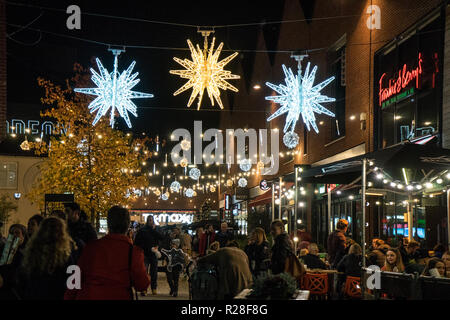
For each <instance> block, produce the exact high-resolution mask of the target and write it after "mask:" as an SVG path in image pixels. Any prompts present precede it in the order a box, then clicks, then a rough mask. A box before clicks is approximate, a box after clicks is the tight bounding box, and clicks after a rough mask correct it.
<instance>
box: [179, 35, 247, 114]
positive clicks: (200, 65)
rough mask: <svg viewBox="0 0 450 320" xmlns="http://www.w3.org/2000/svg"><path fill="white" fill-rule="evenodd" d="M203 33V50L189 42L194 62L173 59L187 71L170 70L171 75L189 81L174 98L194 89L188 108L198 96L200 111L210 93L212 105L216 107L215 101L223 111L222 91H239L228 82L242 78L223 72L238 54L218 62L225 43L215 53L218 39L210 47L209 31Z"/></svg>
mask: <svg viewBox="0 0 450 320" xmlns="http://www.w3.org/2000/svg"><path fill="white" fill-rule="evenodd" d="M201 32H202V33H203V36H204V37H205V39H204V44H203V50H201V49H200V46H199V45H198V44H197V46H196V47H194V45H193V44H192V42H191V41H190V40H187V43H188V46H189V49H190V50H191V57H192V61H191V60H189V59H184V60H181V59H179V58H177V57H174V58H173V59H174V60H175V61H176V62H178V63H179V64H180V65H182V66H183V67H184V68H185V70H170V73H171V74H176V75H179V76H180V77H181V78H184V79H188V82H186V83H185V84H184V85H183V86H182V87H181V88H180V89H178V90H177V91H175V93H174V94H173V95H174V96H176V95H178V94H180V93H181V92H184V91H186V90H188V89H190V88H192V94H191V96H190V98H189V101H188V104H187V106H188V107H190V106H191V105H192V102H193V101H194V100H195V98H196V97H197V96H198V103H197V110H199V109H200V105H201V103H202V98H203V94H204V92H205V89H206V91H207V92H208V97H209V99H210V100H211V104H212V105H213V106H214V99H215V100H216V101H217V103H218V104H219V107H220V109H223V104H222V100H221V99H220V91H219V89H222V90H227V89H230V90H231V91H234V92H238V89H237V88H236V87H234V86H232V85H231V84H230V83H228V82H227V81H226V80H232V79H240V76H238V75H235V74H231V71H227V70H223V68H224V67H225V65H226V64H227V63H229V62H230V61H231V60H233V58H234V57H236V56H237V54H238V53H237V52H235V53H233V54H232V55H230V56H228V57H226V58H225V59H223V60H221V61H218V59H219V55H220V52H221V51H222V47H223V43H220V44H219V46H218V47H217V49H216V51H214V42H215V39H216V38H213V39H212V42H211V46H210V47H208V34H209V33H210V32H208V31H206V32H205V31H201Z"/></svg>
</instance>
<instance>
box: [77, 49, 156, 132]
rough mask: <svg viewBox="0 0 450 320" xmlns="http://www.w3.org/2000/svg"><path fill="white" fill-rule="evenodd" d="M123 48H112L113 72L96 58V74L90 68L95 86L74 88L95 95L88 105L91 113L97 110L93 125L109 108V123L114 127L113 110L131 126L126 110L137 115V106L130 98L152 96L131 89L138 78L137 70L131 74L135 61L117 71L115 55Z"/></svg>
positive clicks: (137, 81)
mask: <svg viewBox="0 0 450 320" xmlns="http://www.w3.org/2000/svg"><path fill="white" fill-rule="evenodd" d="M122 51H123V50H112V52H113V55H114V69H113V72H111V73H109V72H108V70H106V68H105V67H103V65H102V63H101V62H100V59H98V58H96V59H95V61H97V66H98V70H99V71H100V74H98V73H97V72H96V71H95V70H94V69H92V68H91V73H92V78H91V79H92V81H93V82H94V83H95V84H96V85H97V88H76V89H74V90H75V92H79V93H84V94H89V95H94V96H97V98H95V99H94V100H93V101H92V102H91V103H90V104H89V106H88V108H89V110H90V111H91V113H93V112H97V114H96V115H95V118H94V121H93V122H92V124H93V125H95V124H96V123H97V122H98V121H99V120H100V118H101V117H102V116H104V115H106V113H107V112H108V110H109V109H110V108H111V115H110V121H109V123H110V125H111V126H112V127H114V115H115V111H116V109H117V111H118V112H119V115H120V116H121V117H122V118H123V119H124V120H125V122H126V123H127V125H128V127H129V128H131V122H130V117H129V116H128V112H130V113H131V114H132V115H134V116H135V117H137V107H136V105H135V104H134V103H133V102H132V101H131V99H140V98H152V97H153V95H152V94H149V93H143V92H138V91H132V90H131V89H132V88H133V87H134V86H135V85H137V84H138V83H139V81H140V80H139V79H136V77H137V76H138V74H139V72H136V73H134V74H131V72H132V71H133V68H134V66H135V64H136V61H133V62H132V63H131V64H130V66H129V67H128V69H126V70H125V71H123V72H122V73H119V71H118V70H117V65H118V63H117V56H118V55H119V54H120V53H121V52H122Z"/></svg>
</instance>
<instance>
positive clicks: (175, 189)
mask: <svg viewBox="0 0 450 320" xmlns="http://www.w3.org/2000/svg"><path fill="white" fill-rule="evenodd" d="M180 187H181V185H180V183H179V182H178V181H174V182H172V183H171V184H170V190H171V191H172V192H178V191H180Z"/></svg>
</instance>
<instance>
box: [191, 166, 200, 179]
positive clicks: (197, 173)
mask: <svg viewBox="0 0 450 320" xmlns="http://www.w3.org/2000/svg"><path fill="white" fill-rule="evenodd" d="M200 175H201V172H200V170H199V169H197V168H192V169H191V170H189V177H191V179H194V180H198V178H200Z"/></svg>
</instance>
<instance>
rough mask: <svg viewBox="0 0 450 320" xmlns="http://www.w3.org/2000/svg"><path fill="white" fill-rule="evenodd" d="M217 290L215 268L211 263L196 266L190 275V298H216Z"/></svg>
mask: <svg viewBox="0 0 450 320" xmlns="http://www.w3.org/2000/svg"><path fill="white" fill-rule="evenodd" d="M218 291H219V282H218V279H217V271H216V269H215V268H214V267H213V266H211V265H205V266H198V267H197V269H196V270H194V272H193V273H192V277H191V294H192V300H216V299H217V296H218Z"/></svg>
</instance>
